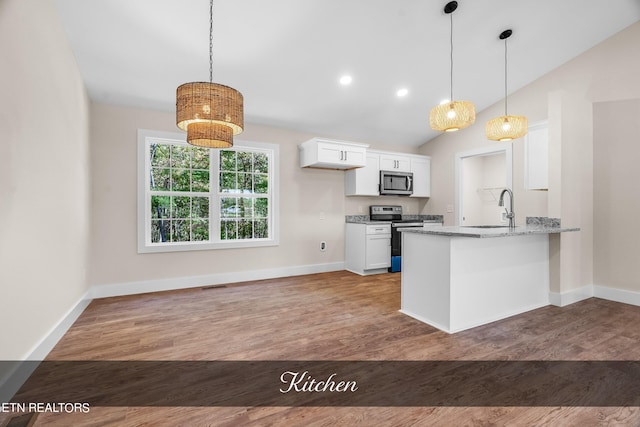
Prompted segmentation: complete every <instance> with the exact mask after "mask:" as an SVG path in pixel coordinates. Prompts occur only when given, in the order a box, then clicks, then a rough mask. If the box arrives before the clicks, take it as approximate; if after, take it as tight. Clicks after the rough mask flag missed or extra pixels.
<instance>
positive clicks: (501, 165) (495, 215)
mask: <svg viewBox="0 0 640 427" xmlns="http://www.w3.org/2000/svg"><path fill="white" fill-rule="evenodd" d="M512 156H513V153H512V145H511V144H504V145H499V146H494V147H486V148H481V149H477V150H473V151H466V152H463V153H456V156H455V158H456V211H455V222H456V225H466V226H472V225H498V224H501V225H503V224H506V223H507V221H506V218H505V217H504V212H505V211H504V208H502V207H500V206H498V199H499V198H500V192H501V191H502V190H503V189H504V188H510V189H512V187H513V157H512Z"/></svg>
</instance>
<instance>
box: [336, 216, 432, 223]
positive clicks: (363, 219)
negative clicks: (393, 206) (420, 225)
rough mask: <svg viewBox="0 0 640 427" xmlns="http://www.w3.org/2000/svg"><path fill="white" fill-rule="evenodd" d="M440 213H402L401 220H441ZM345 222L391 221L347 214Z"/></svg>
mask: <svg viewBox="0 0 640 427" xmlns="http://www.w3.org/2000/svg"><path fill="white" fill-rule="evenodd" d="M443 218H444V217H443V216H442V215H402V219H403V220H416V221H423V222H443ZM344 219H345V222H347V223H350V224H391V221H371V218H369V215H347V216H345V218H344Z"/></svg>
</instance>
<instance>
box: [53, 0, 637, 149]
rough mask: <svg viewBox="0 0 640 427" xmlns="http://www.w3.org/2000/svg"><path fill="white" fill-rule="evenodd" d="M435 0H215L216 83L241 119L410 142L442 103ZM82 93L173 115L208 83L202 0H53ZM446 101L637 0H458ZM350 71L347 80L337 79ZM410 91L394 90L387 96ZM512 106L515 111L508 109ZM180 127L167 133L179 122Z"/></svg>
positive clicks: (539, 59)
mask: <svg viewBox="0 0 640 427" xmlns="http://www.w3.org/2000/svg"><path fill="white" fill-rule="evenodd" d="M446 3H447V1H445V0H438V1H433V0H422V1H418V0H393V1H391V0H271V1H266V0H217V1H215V2H214V12H213V14H214V17H213V18H214V35H213V39H214V40H213V42H214V63H213V70H214V77H213V80H214V82H216V83H221V84H225V85H228V86H232V87H234V88H236V89H237V90H239V91H240V92H242V93H243V95H244V104H245V121H246V122H249V123H255V124H264V125H270V126H275V127H282V128H288V129H295V130H300V131H305V132H309V133H312V134H316V135H318V136H326V137H334V138H340V139H349V140H355V141H362V142H369V143H381V144H389V145H392V144H408V145H414V146H418V145H421V144H422V143H424V142H426V141H428V140H430V139H432V138H434V137H435V136H437V135H438V133H437V132H434V131H432V130H431V129H430V128H429V110H430V109H431V107H433V106H434V105H436V104H438V103H439V102H440V101H441V100H443V99H446V98H449V16H448V15H445V14H444V13H443V8H444V5H445V4H446ZM55 4H56V7H57V9H58V11H59V13H60V16H61V19H62V22H63V25H64V27H65V30H66V32H67V34H68V37H69V39H70V42H71V46H72V49H73V51H74V54H75V56H76V59H77V61H78V65H79V67H80V71H81V73H82V76H83V78H84V80H85V82H86V86H87V89H88V91H89V95H90V97H91V99H93V100H95V101H98V102H104V103H111V104H118V105H128V106H136V107H143V108H152V109H157V110H163V111H175V89H176V87H177V86H179V85H180V84H182V83H186V82H189V81H208V79H209V2H208V1H207V0H173V1H171V0H101V1H88V0H55ZM458 4H459V6H458V10H457V11H456V12H455V13H454V14H453V26H454V78H453V79H454V99H461V100H470V101H473V102H474V103H475V104H476V110H477V111H480V110H482V109H484V108H486V107H488V106H490V105H492V104H493V103H495V102H497V101H500V100H502V99H503V93H504V81H503V78H504V73H503V70H504V43H503V42H502V41H500V40H498V35H499V34H500V32H502V30H504V29H507V28H511V29H513V31H514V34H513V36H512V37H511V38H510V39H509V42H508V43H509V44H508V48H509V92H513V91H515V90H517V89H518V88H521V87H523V86H525V85H526V84H528V83H530V82H531V81H533V80H535V79H537V78H538V77H540V76H541V75H543V74H545V73H547V72H549V71H550V70H552V69H554V68H556V67H558V66H559V65H561V64H563V63H565V62H567V61H568V60H570V59H572V58H574V57H576V56H577V55H579V54H580V53H582V52H584V51H585V50H587V49H589V48H590V47H592V46H594V45H596V44H598V43H599V42H601V41H602V40H604V39H606V38H607V37H609V36H611V35H613V34H614V33H616V32H618V31H620V30H622V29H623V28H625V27H627V26H628V25H631V24H632V23H634V22H636V21H638V20H639V19H640V0H613V1H612V0H535V1H533V0H473V1H471V0H468V1H465V0H460V1H458ZM346 73H348V74H351V75H352V76H353V83H352V84H351V85H350V86H348V87H344V86H341V85H339V83H338V79H339V78H340V76H342V75H343V74H346ZM402 87H405V88H407V89H408V90H409V94H408V95H407V96H406V97H404V98H398V97H397V96H396V91H397V90H398V89H400V88H402ZM510 112H511V113H514V114H517V113H518V112H517V111H510ZM176 129H177V128H176Z"/></svg>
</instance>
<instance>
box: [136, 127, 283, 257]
mask: <svg viewBox="0 0 640 427" xmlns="http://www.w3.org/2000/svg"><path fill="white" fill-rule="evenodd" d="M145 150H146V154H147V159H148V163H147V164H146V170H145V172H146V176H147V177H148V187H147V190H146V191H145V194H146V197H145V200H146V204H147V218H148V220H147V221H145V223H146V227H148V228H147V231H148V233H147V235H148V238H149V239H150V243H151V244H152V245H153V244H157V245H161V244H167V243H177V242H182V243H185V242H212V241H214V242H215V241H240V240H255V239H269V238H270V235H271V234H270V233H271V230H270V228H271V226H270V224H272V218H271V215H272V213H271V211H272V209H271V203H272V194H273V189H272V188H271V186H272V185H273V184H272V179H271V176H270V174H271V172H272V171H271V169H272V168H273V151H272V150H268V149H258V148H250V147H233V148H231V149H223V150H210V149H207V148H198V147H192V146H189V145H187V144H185V143H183V142H181V141H168V140H153V139H148V143H147V144H146V146H145Z"/></svg>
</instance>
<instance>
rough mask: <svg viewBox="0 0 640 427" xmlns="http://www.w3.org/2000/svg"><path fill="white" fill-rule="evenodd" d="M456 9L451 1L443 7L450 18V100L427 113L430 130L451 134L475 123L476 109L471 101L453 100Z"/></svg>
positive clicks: (455, 4)
mask: <svg viewBox="0 0 640 427" xmlns="http://www.w3.org/2000/svg"><path fill="white" fill-rule="evenodd" d="M457 8H458V2H456V1H452V2H449V3H447V4H446V6H445V7H444V13H446V14H447V15H449V16H450V17H451V75H450V89H451V98H449V99H450V100H449V101H447V102H444V103H442V104H440V105H437V106H435V107H433V108H432V109H431V111H430V112H429V124H430V125H431V129H433V130H439V131H444V132H453V131H456V130H459V129H464V128H466V127H467V126H470V125H472V124H473V123H474V122H475V121H476V107H475V106H474V105H473V103H472V102H471V101H454V100H453V15H452V14H453V12H454V11H455V10H456V9H457Z"/></svg>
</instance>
